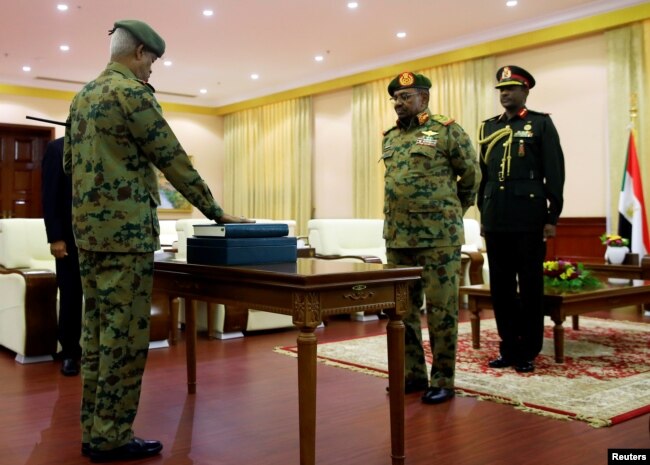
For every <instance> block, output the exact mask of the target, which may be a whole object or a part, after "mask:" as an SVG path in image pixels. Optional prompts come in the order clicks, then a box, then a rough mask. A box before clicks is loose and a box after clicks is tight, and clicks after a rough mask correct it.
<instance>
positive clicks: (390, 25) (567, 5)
mask: <svg viewBox="0 0 650 465" xmlns="http://www.w3.org/2000/svg"><path fill="white" fill-rule="evenodd" d="M59 3H67V4H68V6H69V9H68V10H67V11H65V12H61V11H58V10H57V4H59ZM347 3H348V0H58V1H57V0H5V1H3V2H2V5H1V6H0V8H2V14H1V15H0V84H10V85H20V86H28V87H39V88H46V89H55V90H64V91H75V92H76V91H77V90H79V88H80V86H81V85H82V84H83V83H85V82H87V81H89V80H91V79H93V78H94V77H95V76H97V74H98V73H99V72H100V71H101V70H102V69H103V68H104V66H105V65H106V63H107V62H108V55H109V37H108V35H107V34H108V30H109V29H111V28H112V25H113V23H114V22H115V21H117V20H120V19H140V20H143V21H145V22H147V23H149V24H150V25H151V26H153V27H154V29H156V31H157V32H158V33H159V34H160V35H161V36H162V37H163V38H164V39H165V41H166V43H167V49H166V51H165V55H164V56H163V59H162V60H159V61H157V62H156V63H155V64H154V66H153V74H152V76H151V79H150V82H151V84H152V85H153V86H154V87H155V88H156V89H157V91H158V98H159V100H161V101H166V102H176V103H184V104H191V105H198V106H222V105H226V104H231V103H235V102H239V101H244V100H249V99H252V98H256V97H260V96H264V95H269V94H272V93H276V92H281V91H285V90H289V89H294V88H298V87H302V86H306V85H310V84H315V83H320V82H324V81H327V80H329V79H334V78H340V77H344V76H348V75H352V74H355V73H359V72H363V71H369V70H373V69H377V68H381V67H383V66H389V65H395V64H398V63H401V62H405V61H409V60H414V59H418V58H422V57H426V56H431V55H435V54H437V53H442V52H444V51H449V50H454V49H458V48H462V47H467V46H470V45H473V44H478V43H481V42H485V41H488V40H494V39H498V38H503V37H508V36H512V35H515V34H520V33H523V32H527V31H533V30H535V29H540V28H543V27H547V26H550V25H552V24H558V23H562V22H566V21H571V20H575V19H579V18H583V17H588V16H592V15H595V14H599V13H605V12H609V11H613V10H617V9H621V8H625V7H628V6H632V5H636V4H641V3H647V2H645V1H640V0H519V2H518V5H517V6H515V7H512V8H510V7H507V6H506V5H505V3H506V0H456V1H442V0H358V7H357V8H356V9H349V8H348V7H347ZM206 8H209V9H212V10H213V11H214V14H213V16H211V17H206V16H203V14H202V11H203V10H204V9H206ZM397 32H406V37H405V38H402V39H398V38H397V37H396V33H397ZM62 44H66V45H68V46H69V47H70V49H69V51H67V52H62V51H60V50H59V46H60V45H62ZM316 55H322V56H323V61H321V62H317V61H315V60H314V57H315V56H316ZM165 59H168V60H171V61H172V65H171V66H165V65H164V64H163V63H162V62H163V61H164V60H165ZM23 66H30V67H31V70H30V71H29V72H25V71H23V70H22V68H23ZM253 73H256V74H258V75H259V79H257V80H253V79H251V77H250V76H251V74H253ZM200 89H206V90H207V92H206V93H205V94H201V93H200Z"/></svg>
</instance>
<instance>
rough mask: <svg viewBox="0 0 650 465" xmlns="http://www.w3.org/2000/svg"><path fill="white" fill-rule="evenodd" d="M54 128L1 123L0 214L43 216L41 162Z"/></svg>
mask: <svg viewBox="0 0 650 465" xmlns="http://www.w3.org/2000/svg"><path fill="white" fill-rule="evenodd" d="M53 138H54V128H45V127H38V126H23V125H15V124H0V217H2V218H40V217H42V216H43V208H42V205H41V161H42V160H43V154H44V153H45V146H46V145H47V143H48V142H49V141H50V140H52V139H53Z"/></svg>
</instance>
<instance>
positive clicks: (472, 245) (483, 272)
mask: <svg viewBox="0 0 650 465" xmlns="http://www.w3.org/2000/svg"><path fill="white" fill-rule="evenodd" d="M463 229H464V230H465V243H464V244H463V245H462V247H461V249H460V250H461V252H464V253H466V254H467V255H468V256H470V258H471V259H472V260H474V261H476V262H480V261H481V258H482V260H483V261H482V266H480V267H475V269H476V270H478V271H480V276H479V275H476V276H474V277H470V267H467V268H466V269H465V283H466V284H482V283H486V284H487V283H489V282H490V275H489V271H490V270H489V267H488V260H487V253H486V251H485V245H484V243H483V237H481V225H480V224H479V222H478V221H476V220H474V219H470V218H464V219H463ZM476 254H480V257H478V256H477V255H476ZM475 274H477V273H475ZM480 279H482V281H480Z"/></svg>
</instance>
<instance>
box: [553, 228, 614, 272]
mask: <svg viewBox="0 0 650 465" xmlns="http://www.w3.org/2000/svg"><path fill="white" fill-rule="evenodd" d="M606 228H607V221H606V219H605V217H585V218H560V220H559V221H558V224H557V237H555V238H554V239H549V241H548V242H547V244H546V259H547V260H553V259H556V258H563V259H566V260H571V261H578V262H586V263H604V262H605V258H604V256H605V246H603V245H602V244H601V243H600V239H599V237H600V236H601V235H602V234H603V233H604V232H605V231H606Z"/></svg>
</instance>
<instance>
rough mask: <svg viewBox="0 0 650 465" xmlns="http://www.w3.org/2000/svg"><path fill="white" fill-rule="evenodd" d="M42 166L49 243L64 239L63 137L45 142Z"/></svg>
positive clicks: (42, 187)
mask: <svg viewBox="0 0 650 465" xmlns="http://www.w3.org/2000/svg"><path fill="white" fill-rule="evenodd" d="M42 168H43V172H42V185H41V194H42V202H43V219H44V220H45V230H46V232H47V241H48V242H49V243H50V244H51V243H52V242H56V241H61V240H65V235H64V232H65V225H64V223H63V222H64V221H66V216H65V215H64V208H65V205H64V202H65V199H63V198H62V197H63V195H62V193H63V192H64V187H65V185H64V183H65V182H66V177H65V175H64V173H63V139H61V138H60V139H56V140H53V141H52V142H50V143H48V144H47V148H46V149H45V156H44V157H43V164H42ZM68 221H69V219H68Z"/></svg>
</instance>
